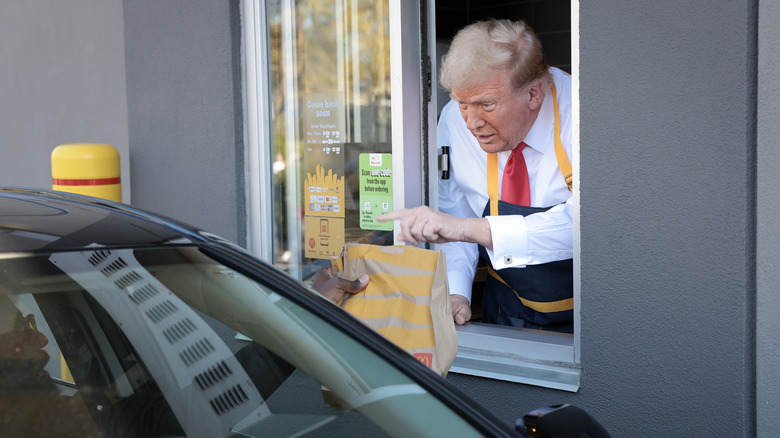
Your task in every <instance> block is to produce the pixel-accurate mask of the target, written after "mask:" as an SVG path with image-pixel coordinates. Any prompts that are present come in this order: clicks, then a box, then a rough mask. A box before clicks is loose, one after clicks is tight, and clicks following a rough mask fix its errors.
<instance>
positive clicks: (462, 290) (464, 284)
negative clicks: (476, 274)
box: [447, 271, 474, 304]
mask: <svg viewBox="0 0 780 438" xmlns="http://www.w3.org/2000/svg"><path fill="white" fill-rule="evenodd" d="M447 281H448V282H449V286H450V295H454V294H458V295H463V296H464V297H466V298H468V300H469V304H471V287H472V285H473V283H474V279H473V278H469V275H468V274H465V273H463V272H459V271H447Z"/></svg>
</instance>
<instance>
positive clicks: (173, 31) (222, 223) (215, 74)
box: [124, 0, 246, 245]
mask: <svg viewBox="0 0 780 438" xmlns="http://www.w3.org/2000/svg"><path fill="white" fill-rule="evenodd" d="M124 8H125V15H124V18H125V55H126V58H127V95H128V102H127V107H128V126H129V132H130V144H131V146H132V147H131V149H130V171H131V175H132V177H133V204H134V205H136V206H138V207H142V208H147V209H150V210H152V211H155V212H158V213H161V214H166V215H169V216H171V217H175V218H178V219H182V220H185V221H189V222H191V223H194V224H197V225H198V226H199V227H202V228H204V229H206V230H208V231H210V232H212V233H215V234H218V235H220V236H222V237H224V238H226V239H229V240H232V241H234V242H237V243H239V244H241V245H245V243H246V212H245V205H246V202H245V199H244V197H245V194H244V193H245V191H244V142H243V130H244V128H243V108H242V99H241V92H242V91H241V89H242V87H241V71H242V68H241V59H240V54H241V23H240V14H239V12H240V11H239V2H238V0H231V1H210V0H197V1H193V0H178V1H176V0H173V1H171V0H169V1H159V0H148V1H145V0H132V1H125V2H124Z"/></svg>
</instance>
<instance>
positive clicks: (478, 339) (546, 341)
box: [450, 323, 582, 392]
mask: <svg viewBox="0 0 780 438" xmlns="http://www.w3.org/2000/svg"><path fill="white" fill-rule="evenodd" d="M456 330H457V333H458V355H457V356H456V357H455V361H454V362H453V364H452V366H451V367H450V372H451V373H459V374H467V375H472V376H479V377H485V378H489V379H496V380H504V381H508V382H516V383H523V384H527V385H534V386H540V387H544V388H552V389H559V390H563V391H570V392H577V390H579V387H580V377H581V374H582V372H581V370H580V369H579V367H578V365H577V364H576V363H575V362H574V336H573V335H570V334H563V333H551V332H542V331H539V330H530V329H517V328H511V327H502V326H496V325H492V324H482V323H467V324H464V325H462V326H457V327H456Z"/></svg>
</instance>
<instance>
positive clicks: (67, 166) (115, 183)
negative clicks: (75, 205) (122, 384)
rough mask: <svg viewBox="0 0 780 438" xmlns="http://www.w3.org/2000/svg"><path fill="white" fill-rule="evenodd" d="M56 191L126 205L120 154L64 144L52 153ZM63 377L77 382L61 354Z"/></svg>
mask: <svg viewBox="0 0 780 438" xmlns="http://www.w3.org/2000/svg"><path fill="white" fill-rule="evenodd" d="M51 176H52V189H54V190H60V191H63V192H70V193H77V194H80V195H88V196H94V197H97V198H103V199H108V200H111V201H117V202H122V185H121V184H120V183H121V181H120V168H119V152H118V151H117V150H116V148H114V147H113V146H111V145H110V144H96V143H73V144H62V145H59V146H57V147H56V148H54V151H52V153H51ZM60 378H61V379H62V380H65V381H68V382H73V376H72V375H71V373H70V369H69V368H68V364H67V363H66V362H65V358H64V357H63V356H62V352H60Z"/></svg>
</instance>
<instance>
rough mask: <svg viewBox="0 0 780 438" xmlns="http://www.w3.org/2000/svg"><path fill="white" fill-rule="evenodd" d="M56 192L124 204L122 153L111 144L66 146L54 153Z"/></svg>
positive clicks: (73, 144)
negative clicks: (120, 161)
mask: <svg viewBox="0 0 780 438" xmlns="http://www.w3.org/2000/svg"><path fill="white" fill-rule="evenodd" d="M51 176H52V189H54V190H61V191H64V192H70V193H78V194H80V195H88V196H94V197H97V198H103V199H108V200H111V201H117V202H122V185H121V181H120V168H119V152H118V151H117V150H116V148H115V147H114V146H111V145H110V144H97V143H72V144H62V145H59V146H57V147H56V148H54V151H52V153H51Z"/></svg>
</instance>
